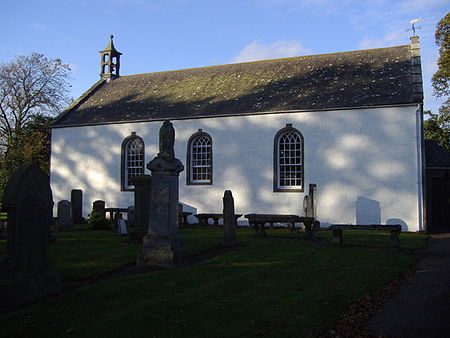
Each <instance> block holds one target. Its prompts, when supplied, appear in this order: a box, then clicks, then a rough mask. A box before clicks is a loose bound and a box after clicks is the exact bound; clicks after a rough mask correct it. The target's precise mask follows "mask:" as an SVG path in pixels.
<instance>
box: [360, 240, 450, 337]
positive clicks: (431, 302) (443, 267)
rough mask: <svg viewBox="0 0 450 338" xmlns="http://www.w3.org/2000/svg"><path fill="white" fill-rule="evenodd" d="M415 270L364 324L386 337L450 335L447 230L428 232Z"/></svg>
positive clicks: (449, 242) (449, 247)
mask: <svg viewBox="0 0 450 338" xmlns="http://www.w3.org/2000/svg"><path fill="white" fill-rule="evenodd" d="M419 257H420V261H419V263H418V266H417V269H416V272H415V273H414V274H412V275H411V276H409V277H408V278H407V280H406V283H404V285H403V286H402V287H401V288H400V289H399V290H398V292H397V293H396V294H395V295H394V296H393V297H392V298H390V299H389V300H388V301H387V303H386V304H385V305H384V306H383V309H382V311H381V312H379V313H378V314H376V315H375V316H373V317H372V318H371V319H370V320H369V321H368V323H367V324H366V325H365V328H366V329H368V330H369V331H371V332H373V333H374V334H376V335H378V336H380V335H383V336H388V337H450V233H445V234H433V235H431V238H430V242H429V247H428V248H427V249H425V250H423V251H421V252H420V254H419Z"/></svg>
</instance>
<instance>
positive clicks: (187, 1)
mask: <svg viewBox="0 0 450 338" xmlns="http://www.w3.org/2000/svg"><path fill="white" fill-rule="evenodd" d="M448 11H450V0H398V1H395V0H371V1H365V0H240V1H237V0H209V1H207V0H90V1H88V0H15V1H11V0H2V20H1V21H0V32H2V33H1V38H0V62H6V61H10V60H12V59H13V58H14V57H15V56H16V55H26V54H30V53H32V52H39V53H42V54H44V55H46V56H48V57H52V58H61V59H62V60H63V62H65V63H68V64H70V65H71V68H72V75H71V83H72V96H73V97H74V98H77V97H78V96H79V95H81V94H82V93H83V92H84V91H85V90H87V89H88V88H89V87H90V86H91V85H92V84H93V83H95V82H96V81H97V80H98V78H99V72H100V66H99V64H100V63H99V62H100V56H99V53H98V51H99V50H102V49H104V48H105V47H106V45H107V43H108V39H109V35H110V34H114V43H115V46H116V48H117V49H118V50H119V51H120V52H122V53H123V55H122V58H121V75H128V74H140V73H148V72H156V71H165V70H173V69H185V68H192V67H203V66H210V65H216V64H225V63H231V62H241V61H249V60H258V59H267V58H280V57H289V56H299V55H306V54H322V53H334V52H342V51H350V50H358V49H370V48H378V47H388V46H396V45H404V44H408V43H409V36H411V35H412V34H411V32H406V31H405V30H407V29H408V28H410V23H409V22H410V20H411V19H414V18H418V17H420V18H421V19H422V21H421V22H419V23H418V25H419V26H421V29H420V30H418V31H417V33H418V35H419V36H420V42H421V48H422V70H423V73H424V87H425V88H424V89H425V109H431V110H432V111H435V112H436V111H437V110H438V107H439V106H440V101H439V100H436V98H434V97H433V96H432V90H431V87H430V78H431V76H432V75H433V73H434V72H435V71H436V69H437V66H436V59H437V56H438V48H437V46H435V44H434V31H435V27H436V24H437V22H438V21H439V20H440V19H441V18H442V17H443V16H444V15H445V14H446V13H447V12H448Z"/></svg>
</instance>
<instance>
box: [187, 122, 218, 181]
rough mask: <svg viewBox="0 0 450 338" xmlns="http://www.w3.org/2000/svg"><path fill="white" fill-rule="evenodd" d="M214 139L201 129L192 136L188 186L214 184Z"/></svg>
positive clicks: (188, 155)
mask: <svg viewBox="0 0 450 338" xmlns="http://www.w3.org/2000/svg"><path fill="white" fill-rule="evenodd" d="M212 163H213V156H212V139H211V136H209V134H207V133H205V132H203V131H202V130H201V129H199V130H198V132H197V133H195V134H194V135H192V136H191V137H190V139H189V141H188V149H187V184H212V182H213V166H212Z"/></svg>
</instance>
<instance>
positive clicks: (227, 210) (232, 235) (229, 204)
mask: <svg viewBox="0 0 450 338" xmlns="http://www.w3.org/2000/svg"><path fill="white" fill-rule="evenodd" d="M223 231H224V242H223V244H224V246H234V245H236V216H235V213H234V198H233V194H232V193H231V191H230V190H225V193H224V195H223Z"/></svg>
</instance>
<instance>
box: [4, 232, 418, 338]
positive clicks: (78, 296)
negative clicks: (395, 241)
mask: <svg viewBox="0 0 450 338" xmlns="http://www.w3.org/2000/svg"><path fill="white" fill-rule="evenodd" d="M347 233H348V234H347ZM268 234H269V236H268V237H267V238H254V237H253V236H252V235H253V232H252V231H251V230H247V229H239V231H238V239H239V241H240V242H242V243H244V244H246V245H245V246H243V247H241V248H239V249H238V250H235V251H232V252H229V253H227V254H223V255H221V256H216V257H214V258H212V259H209V260H207V261H204V262H202V263H198V264H194V265H190V266H186V267H183V268H179V269H173V270H164V271H159V272H154V273H150V274H144V275H136V276H129V277H122V278H117V279H114V280H108V281H103V282H99V283H95V284H91V285H89V286H86V287H82V288H78V289H74V290H72V291H69V292H66V293H65V294H63V295H61V296H59V297H55V298H52V299H50V300H48V301H46V302H42V303H38V304H35V305H33V306H30V307H28V308H26V309H24V310H21V311H18V312H15V313H10V314H4V315H1V316H0V327H2V330H1V331H0V336H1V337H64V336H66V335H68V334H70V336H71V337H92V336H94V337H96V338H97V337H98V338H99V337H126V336H129V337H206V336H208V337H209V336H218V337H235V336H256V335H265V336H273V337H282V336H307V335H308V334H309V333H310V332H311V331H312V330H313V329H314V328H316V327H327V326H329V325H331V324H332V323H333V321H335V320H336V319H337V318H339V316H340V315H341V314H342V313H343V311H344V310H345V308H346V304H347V301H348V300H351V299H355V298H357V297H361V296H362V295H364V294H365V293H367V292H371V291H374V290H376V289H378V288H380V287H382V286H383V285H385V284H387V283H388V282H389V281H391V280H392V279H394V278H395V277H398V276H400V275H402V274H403V273H405V272H406V271H407V270H408V269H410V268H411V267H412V266H413V264H414V263H415V259H414V258H413V257H412V256H410V255H408V254H406V253H404V252H402V251H398V250H392V249H389V248H388V245H389V233H379V232H374V233H372V232H368V231H348V232H347V231H346V232H344V236H345V237H344V244H347V243H348V245H345V246H344V247H343V248H337V247H333V246H330V245H327V242H326V240H327V239H330V238H331V234H330V233H329V232H328V231H324V232H320V233H319V234H318V237H320V238H323V240H322V241H306V240H303V239H299V238H298V237H299V235H298V234H295V233H288V232H287V231H286V230H269V231H268ZM182 236H183V239H184V247H185V248H186V249H187V252H188V254H189V255H195V254H199V253H202V252H204V251H205V250H207V249H208V248H212V247H214V246H216V245H217V244H218V243H220V241H221V240H222V238H223V237H222V236H223V233H222V230H221V229H198V228H192V229H186V230H183V231H182ZM300 236H301V235H300ZM56 237H57V241H56V243H54V244H51V245H50V255H51V257H52V261H53V266H54V268H55V270H57V271H59V272H61V273H62V274H63V276H64V278H65V279H80V278H86V277H90V276H93V275H98V274H102V273H104V272H106V271H108V270H114V269H117V268H118V267H120V266H123V265H125V264H127V263H131V262H134V261H135V257H136V254H137V251H138V246H137V245H133V244H128V243H125V242H122V239H121V238H120V237H118V236H116V235H113V234H112V233H110V232H105V231H77V232H67V233H58V234H56ZM400 240H401V246H402V248H408V249H413V250H415V249H420V248H424V247H425V246H426V236H425V235H421V234H408V233H402V234H401V235H400ZM0 245H2V243H0ZM3 245H4V243H3ZM0 250H2V249H1V247H0Z"/></svg>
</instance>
